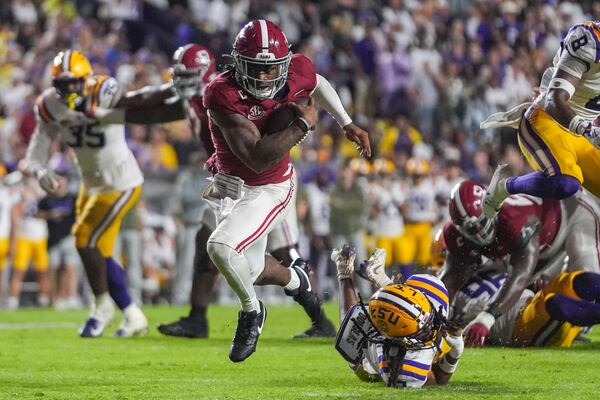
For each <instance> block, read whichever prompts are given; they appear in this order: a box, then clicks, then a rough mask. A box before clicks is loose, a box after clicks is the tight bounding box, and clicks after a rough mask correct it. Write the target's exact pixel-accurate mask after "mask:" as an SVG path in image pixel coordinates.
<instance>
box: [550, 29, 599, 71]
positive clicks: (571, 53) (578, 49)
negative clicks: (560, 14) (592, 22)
mask: <svg viewBox="0 0 600 400" xmlns="http://www.w3.org/2000/svg"><path fill="white" fill-rule="evenodd" d="M599 59H600V41H599V39H598V37H596V34H595V31H594V29H593V28H591V27H588V26H585V25H584V24H582V25H576V26H574V27H573V28H571V30H570V31H569V33H568V34H567V36H566V37H565V39H564V40H563V42H562V44H561V53H560V57H559V59H558V61H557V62H556V67H557V68H559V69H561V70H563V71H565V72H567V73H568V74H570V75H573V76H574V77H576V78H581V76H582V75H583V74H584V73H586V72H587V71H588V70H589V69H590V66H591V65H592V64H594V63H595V62H597V61H598V60H599Z"/></svg>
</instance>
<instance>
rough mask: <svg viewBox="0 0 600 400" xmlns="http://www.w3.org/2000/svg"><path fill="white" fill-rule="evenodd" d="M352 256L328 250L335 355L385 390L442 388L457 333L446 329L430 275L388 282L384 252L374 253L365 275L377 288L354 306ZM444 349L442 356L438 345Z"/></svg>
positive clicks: (441, 300) (439, 290)
mask: <svg viewBox="0 0 600 400" xmlns="http://www.w3.org/2000/svg"><path fill="white" fill-rule="evenodd" d="M354 257H355V253H354V251H353V249H352V248H351V247H349V246H344V248H342V249H341V250H340V249H334V250H333V252H332V253H331V258H332V260H333V261H334V262H335V264H336V267H337V271H338V281H339V284H340V295H341V296H342V298H341V316H342V324H341V326H340V329H339V331H338V336H337V338H336V349H337V351H338V352H339V353H340V354H341V355H342V357H344V359H346V360H347V361H348V362H349V363H350V368H351V369H352V370H353V371H354V373H355V374H356V375H357V376H358V377H359V378H360V379H361V380H364V381H368V382H377V381H383V382H384V383H385V384H386V385H387V386H389V387H397V388H399V387H409V388H420V387H422V386H423V385H424V384H426V383H429V384H431V383H437V384H441V385H443V384H446V383H448V381H449V379H450V378H451V377H452V374H453V373H454V371H455V370H456V367H457V365H458V361H459V359H460V357H461V355H462V353H463V349H464V342H463V338H462V336H461V334H460V331H455V330H452V329H450V327H449V326H447V321H446V318H447V316H448V292H447V291H446V288H445V287H444V284H443V283H442V282H441V281H440V280H439V279H438V278H436V277H434V276H432V275H427V274H417V275H412V276H411V277H409V278H408V279H407V280H406V281H405V282H404V283H400V284H394V283H393V282H392V280H391V279H390V278H389V277H388V276H387V275H386V274H385V267H384V266H385V251H384V250H382V249H376V250H375V252H374V253H373V255H372V256H371V258H370V259H369V260H368V261H367V265H366V268H365V272H366V274H367V277H368V278H369V281H370V282H371V283H372V284H373V285H374V286H375V287H376V288H377V289H378V290H377V291H376V292H375V293H374V294H373V296H372V297H371V299H370V300H369V303H368V305H365V304H361V302H359V299H358V296H357V294H356V291H355V290H354V283H353V280H352V275H353V269H354ZM443 345H444V347H447V348H449V350H448V351H446V352H444V353H443V354H442V346H443Z"/></svg>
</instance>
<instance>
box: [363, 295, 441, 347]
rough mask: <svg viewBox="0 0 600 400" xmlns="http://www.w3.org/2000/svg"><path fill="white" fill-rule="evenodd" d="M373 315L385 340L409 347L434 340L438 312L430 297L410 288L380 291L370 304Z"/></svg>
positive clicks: (373, 320) (372, 318) (376, 326)
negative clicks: (436, 313)
mask: <svg viewBox="0 0 600 400" xmlns="http://www.w3.org/2000/svg"><path fill="white" fill-rule="evenodd" d="M369 315H370V317H371V321H372V323H373V326H374V327H375V329H377V331H378V332H379V333H380V334H381V335H382V336H383V337H385V338H386V339H390V340H392V341H397V342H400V343H402V344H403V345H404V346H406V347H414V346H422V345H426V344H427V343H428V342H431V341H432V340H433V339H434V336H435V333H434V326H433V323H434V316H435V311H434V310H433V307H432V305H431V303H430V302H429V300H428V299H427V297H426V296H425V295H424V294H423V293H422V292H420V291H419V290H416V289H414V288H412V287H410V286H407V285H404V284H392V285H387V286H385V287H383V288H381V289H379V290H378V291H377V292H375V293H374V294H373V296H371V300H370V301H369Z"/></svg>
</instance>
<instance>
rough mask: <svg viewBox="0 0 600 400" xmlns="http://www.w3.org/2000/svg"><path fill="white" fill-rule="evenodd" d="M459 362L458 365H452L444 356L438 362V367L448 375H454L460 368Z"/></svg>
mask: <svg viewBox="0 0 600 400" xmlns="http://www.w3.org/2000/svg"><path fill="white" fill-rule="evenodd" d="M458 361H459V360H456V364H450V363H449V362H448V360H447V359H446V356H445V355H444V356H443V357H442V359H441V360H440V361H439V362H438V367H439V368H440V370H442V371H443V372H445V373H447V374H453V373H454V371H456V367H457V366H458Z"/></svg>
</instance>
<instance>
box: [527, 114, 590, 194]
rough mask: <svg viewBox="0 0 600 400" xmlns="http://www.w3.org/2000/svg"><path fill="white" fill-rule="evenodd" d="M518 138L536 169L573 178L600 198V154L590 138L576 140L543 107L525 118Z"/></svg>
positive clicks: (528, 159)
mask: <svg viewBox="0 0 600 400" xmlns="http://www.w3.org/2000/svg"><path fill="white" fill-rule="evenodd" d="M517 137H518V140H519V147H520V148H521V151H522V152H523V155H524V156H525V158H526V159H527V161H528V162H529V164H530V165H531V166H532V167H533V168H534V169H536V170H537V171H543V172H544V173H546V174H547V175H550V176H553V175H557V174H564V175H569V176H572V177H574V178H576V179H577V180H578V181H579V182H580V183H581V184H583V186H584V187H585V188H586V189H588V190H589V191H590V192H592V193H593V194H594V195H596V196H600V174H599V173H598V171H600V150H599V149H597V148H595V147H594V146H593V145H592V144H591V143H590V142H588V141H587V139H586V138H584V137H581V136H575V135H574V134H573V133H571V132H570V131H569V130H567V129H565V128H564V127H563V126H562V125H560V124H559V123H557V122H556V121H555V120H554V119H553V118H552V117H551V116H550V115H548V113H546V112H545V111H544V110H542V109H541V108H540V107H537V108H535V109H534V110H533V111H532V112H531V113H530V114H526V115H525V117H523V118H521V122H520V125H519V133H518V135H517Z"/></svg>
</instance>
